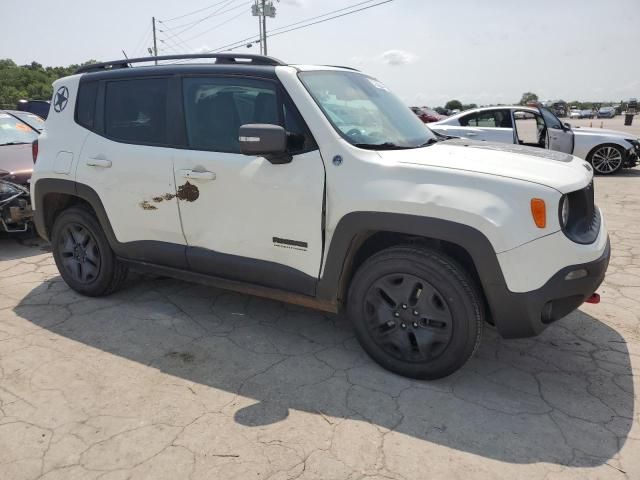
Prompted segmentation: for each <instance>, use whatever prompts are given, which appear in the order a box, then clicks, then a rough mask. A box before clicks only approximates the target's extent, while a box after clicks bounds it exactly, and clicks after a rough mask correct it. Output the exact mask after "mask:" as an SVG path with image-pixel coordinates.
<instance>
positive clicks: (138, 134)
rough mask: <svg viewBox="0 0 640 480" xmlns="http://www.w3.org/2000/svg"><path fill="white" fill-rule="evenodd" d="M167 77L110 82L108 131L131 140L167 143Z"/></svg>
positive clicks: (120, 139)
mask: <svg viewBox="0 0 640 480" xmlns="http://www.w3.org/2000/svg"><path fill="white" fill-rule="evenodd" d="M167 84H168V82H167V79H165V78H151V79H137V80H119V81H117V82H109V83H107V90H106V99H105V106H104V109H105V134H106V135H107V136H108V137H110V138H113V139H114V140H119V141H122V142H127V143H143V144H150V145H163V144H166V143H167V134H166V118H167Z"/></svg>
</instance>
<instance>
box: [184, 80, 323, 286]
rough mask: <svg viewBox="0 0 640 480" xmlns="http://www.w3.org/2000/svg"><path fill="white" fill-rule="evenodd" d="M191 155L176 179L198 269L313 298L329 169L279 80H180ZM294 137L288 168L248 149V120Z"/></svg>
mask: <svg viewBox="0 0 640 480" xmlns="http://www.w3.org/2000/svg"><path fill="white" fill-rule="evenodd" d="M182 98H183V106H184V120H185V121H184V128H185V134H184V137H185V139H184V142H185V149H184V150H183V151H181V152H180V154H179V155H177V156H176V158H175V177H176V182H177V183H178V197H179V198H181V199H182V200H180V202H179V207H180V216H181V218H182V227H183V229H184V235H185V237H186V240H187V243H188V249H187V258H188V262H189V265H190V268H191V269H192V270H194V271H196V272H199V273H204V274H209V275H215V276H219V277H224V278H228V279H232V280H239V281H244V282H249V283H254V284H259V285H263V286H267V287H273V288H279V289H284V290H288V291H295V292H298V293H303V294H308V295H313V294H314V292H315V284H316V281H317V278H318V274H319V270H320V263H321V259H322V245H323V243H322V242H323V238H322V215H323V213H322V212H323V198H324V176H325V173H324V165H323V162H322V158H321V157H320V153H319V150H318V149H317V147H316V145H315V143H314V141H313V138H312V137H311V134H310V133H309V131H308V129H307V128H306V126H305V124H304V122H303V120H302V118H301V117H300V115H299V113H298V112H297V110H296V109H295V107H294V106H293V105H292V103H290V101H289V100H288V98H287V97H286V96H285V94H284V92H283V91H281V89H280V87H279V84H278V83H277V82H276V81H272V80H270V79H266V78H248V77H239V76H235V77H231V76H226V77H224V76H198V77H184V78H183V79H182ZM255 123H262V124H277V125H282V126H284V127H285V128H286V129H287V131H288V132H289V133H290V135H289V136H290V139H289V143H290V145H289V151H290V153H291V154H292V155H293V159H292V161H291V162H290V163H287V164H282V165H274V164H272V163H270V162H269V161H268V160H267V159H266V158H264V157H259V156H246V155H242V154H241V153H240V145H239V141H238V135H239V128H240V126H241V125H244V124H255Z"/></svg>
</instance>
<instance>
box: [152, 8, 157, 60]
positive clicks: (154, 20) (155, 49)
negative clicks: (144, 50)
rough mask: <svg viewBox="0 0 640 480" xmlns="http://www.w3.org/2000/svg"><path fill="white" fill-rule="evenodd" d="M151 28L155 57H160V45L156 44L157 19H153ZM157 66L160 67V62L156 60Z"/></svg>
mask: <svg viewBox="0 0 640 480" xmlns="http://www.w3.org/2000/svg"><path fill="white" fill-rule="evenodd" d="M151 26H152V27H153V56H154V57H157V56H158V44H157V42H156V17H151ZM156 65H158V60H156Z"/></svg>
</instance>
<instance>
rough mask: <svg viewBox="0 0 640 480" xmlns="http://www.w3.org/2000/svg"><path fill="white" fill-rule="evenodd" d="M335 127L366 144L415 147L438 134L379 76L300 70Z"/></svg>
mask: <svg viewBox="0 0 640 480" xmlns="http://www.w3.org/2000/svg"><path fill="white" fill-rule="evenodd" d="M299 76H300V79H301V80H302V83H303V84H304V85H305V87H306V88H307V90H308V91H309V93H310V94H311V96H312V97H313V99H314V100H315V101H316V103H317V104H318V105H319V106H320V109H321V110H322V111H323V113H324V114H325V116H326V117H327V119H328V120H329V121H330V122H331V124H332V125H333V127H334V128H335V129H336V130H337V131H338V132H339V133H340V135H341V136H342V137H343V138H345V139H346V140H347V141H348V142H350V143H352V144H354V145H357V146H360V147H364V148H376V147H377V148H396V147H397V148H415V147H420V146H423V145H425V144H427V143H428V142H429V141H430V140H434V141H435V135H434V134H433V133H432V132H431V131H430V130H429V129H427V128H426V127H425V126H424V124H423V123H422V121H420V119H418V117H417V116H416V115H415V114H414V113H413V112H412V111H411V110H410V109H409V108H407V106H406V105H405V104H404V103H403V102H402V101H401V100H400V99H399V98H398V97H396V96H395V95H394V94H393V93H391V91H389V89H388V88H387V87H385V86H384V85H383V84H382V83H380V82H379V81H378V80H376V79H374V78H371V77H368V76H366V75H363V74H361V73H356V72H343V71H315V72H303V73H300V74H299Z"/></svg>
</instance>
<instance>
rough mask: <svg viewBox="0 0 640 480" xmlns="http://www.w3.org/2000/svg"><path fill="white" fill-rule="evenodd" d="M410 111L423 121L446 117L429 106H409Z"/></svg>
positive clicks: (436, 120)
mask: <svg viewBox="0 0 640 480" xmlns="http://www.w3.org/2000/svg"><path fill="white" fill-rule="evenodd" d="M411 111H412V112H413V113H415V114H416V115H417V116H418V118H419V119H420V120H422V121H423V122H424V123H431V122H439V121H440V120H444V119H445V118H446V117H445V116H443V115H440V114H439V113H438V112H436V111H435V110H431V109H430V108H424V107H411Z"/></svg>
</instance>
